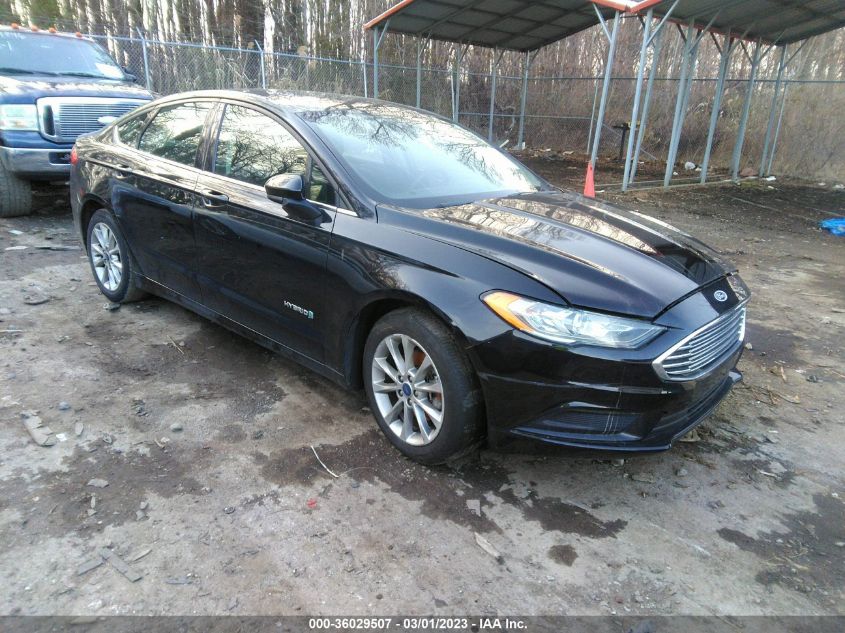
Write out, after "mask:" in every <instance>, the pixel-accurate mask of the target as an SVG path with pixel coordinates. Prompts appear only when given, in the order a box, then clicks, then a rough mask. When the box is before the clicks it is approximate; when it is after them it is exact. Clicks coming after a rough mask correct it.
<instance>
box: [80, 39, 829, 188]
mask: <svg viewBox="0 0 845 633" xmlns="http://www.w3.org/2000/svg"><path fill="white" fill-rule="evenodd" d="M91 37H93V38H94V39H95V40H97V41H99V42H100V44H101V45H102V46H104V47H105V48H106V49H108V51H109V52H110V53H111V54H112V55H113V56H114V58H115V59H116V60H117V61H118V62H119V63H120V64H121V65H122V66H124V67H125V68H126V69H127V70H128V71H129V72H131V73H132V74H134V75H135V76H136V77H137V79H138V81H139V83H141V84H143V85H146V86H147V87H148V88H149V89H150V90H152V91H153V92H155V93H158V94H170V93H174V92H181V91H185V90H196V89H222V88H232V89H250V88H262V87H266V88H269V89H289V90H310V91H317V92H329V93H339V94H350V95H361V96H372V94H373V65H372V64H371V63H368V62H363V61H360V60H340V59H329V58H321V57H309V56H302V55H296V54H289V53H277V52H273V53H271V52H269V51H262V50H261V49H260V48H259V46H258V44H257V43H256V44H255V45H254V46H253V47H251V48H229V47H220V46H206V45H201V44H192V43H187V42H164V41H158V40H152V39H146V38H144V37H143V36H142V34H141V33H135V34H132V35H130V36H105V35H92V36H91ZM456 77H457V78H458V85H459V106H460V108H459V110H460V116H459V121H460V123H462V124H463V125H465V126H467V127H469V128H471V129H473V130H475V131H476V132H478V133H479V134H481V135H482V136H485V137H488V136H489V137H490V138H491V140H492V141H493V142H496V143H498V144H501V145H504V146H508V147H514V146H515V145H516V143H517V139H518V135H519V127H520V109H521V108H520V104H521V94H522V87H523V77H518V76H510V75H504V74H499V75H497V77H496V92H495V102H494V104H493V109H492V119H493V124H492V131H491V125H490V119H491V107H490V106H491V104H490V97H491V93H492V85H493V82H492V75H491V74H489V73H478V72H469V71H468V70H466V69H462V70H461V71H460V72H459V73H458V74H457V75H456V74H455V73H454V69H452V68H425V67H424V68H419V69H418V68H417V67H415V66H401V65H395V64H380V65H379V97H380V98H382V99H385V100H388V101H393V102H396V103H401V104H406V105H419V106H420V107H421V108H423V109H426V110H429V111H432V112H436V113H438V114H441V115H443V116H447V117H451V116H452V111H453V86H454V85H455V80H456ZM601 83H602V77H536V76H532V77H529V78H528V82H527V88H528V92H527V103H526V111H525V120H524V139H525V143H526V145H527V146H528V147H531V148H535V149H546V150H552V151H558V152H567V153H569V152H576V153H579V154H580V153H586V152H588V151H589V141H590V139H591V138H592V135H593V134H594V132H595V118H596V110H597V105H598V98H599V95H600V91H601ZM715 86H716V82H715V80H714V79H712V78H697V79H695V80H694V81H693V83H692V89H691V93H690V98H689V107H688V110H687V115H686V119H685V125H684V130H683V134H682V136H681V141H680V147H679V151H678V160H677V164H678V165H680V166H683V165H684V163H686V162H692V163H695V164H696V165H698V164H700V163H701V161H702V158H703V155H704V150H705V146H706V140H707V131H708V126H709V122H710V115H711V106H712V102H713V93H714V89H715ZM747 86H748V82H747V80H746V79H744V78H734V79H729V80H728V81H727V82H726V85H725V93H724V98H723V102H722V106H721V112H720V118H719V124H718V128H717V132H716V137H715V140H714V145H713V152H712V158H711V161H712V163H711V164H712V165H713V166H714V167H715V168H716V169H717V170H718V168H719V167H725V166H727V164H728V163H729V162H730V159H731V154H732V152H733V146H734V141H735V139H736V136H737V130H738V126H739V120H740V116H741V111H742V106H743V101H744V99H745V94H746V91H747ZM784 86H785V94H786V97H785V98H786V102H785V107H784V114H783V127H784V130H790V131H791V133H785V134H782V135H781V137H780V140H779V143H778V148H777V149H778V151H777V154H776V160H775V168H776V170H779V171H780V172H787V173H804V172H806V173H808V174H814V175H816V176H817V177H823V176H825V175H827V174H836V173H838V174H841V173H842V172H843V170H844V169H845V150H843V146H842V144H841V143H839V142H837V141H836V139H841V138H842V135H843V134H845V117H841V114H840V113H841V112H842V111H843V109H845V82H837V81H800V80H786V81H785V82H784ZM634 88H635V79H634V78H633V77H616V78H614V79H613V81H612V83H611V87H610V94H609V98H608V102H607V113H606V116H605V125H604V127H603V129H602V136H601V147H600V153H601V154H602V155H603V156H607V157H616V156H618V155H619V153H620V150H621V147H622V141H623V139H624V131H623V130H622V124H624V123H625V122H627V121H628V120H629V118H630V114H631V103H632V101H633V98H634ZM799 88H800V89H799ZM677 90H678V80H677V79H676V78H671V77H669V78H656V79H655V83H654V91H653V95H652V99H651V104H650V110H649V113H648V119H647V125H646V133H645V137H644V143H643V152H642V155H641V159H643V160H652V161H659V160H664V159H665V156H666V153H667V149H668V145H669V138H670V133H671V127H672V118H673V114H674V108H675V98H676V95H677ZM773 91H774V82H773V81H772V80H771V79H767V78H763V79H760V80H758V82H757V83H756V84H755V87H754V91H753V97H752V108H751V116H750V120H749V123H748V134H747V137H746V143H745V146H744V150H743V159H742V165H743V166H753V167H754V168H755V169H756V168H758V167H759V163H758V162H755V161H759V157H760V155H761V153H762V147H763V143H764V135H765V130H766V126H767V123H768V117H769V112H770V107H771V100H772V96H773ZM778 110H779V108H778ZM807 110H810V111H812V112H814V113H815V114H816V116H817V117H827V119H828V121H827V123H826V125H825V126H821V128H820V126H819V125H818V120H819V119H818V118H816V119H812V118H810V119H808V118H807V117H806V116H803V115H804V113H805V112H806V111H807ZM831 126H832V127H833V128H835V129H833V130H831ZM796 129H797V130H801V132H800V133H795V130H796ZM491 132H492V133H491ZM755 157H756V158H755ZM676 169H679V170H681V171H682V170H683V168H682V167H677V168H676ZM831 177H834V176H831Z"/></svg>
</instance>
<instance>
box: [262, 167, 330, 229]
mask: <svg viewBox="0 0 845 633" xmlns="http://www.w3.org/2000/svg"><path fill="white" fill-rule="evenodd" d="M304 188H305V184H304V183H303V182H302V176H300V175H299V174H279V175H277V176H273V177H272V178H270V180H268V181H267V182H266V183H264V191H266V192H267V198H268V199H270V200H272V201H273V202H278V203H279V204H281V205H282V208H283V209H284V210H285V211H287V212H288V213H289V214H290V215H291V217H294V218H296V219H297V220H300V221H302V222H307V223H309V224H314V223H315V222H316V221H317V220H318V219H321V218H322V217H323V211H321V210H320V209H319V208H317V207H316V206H315V205H313V204H311V203H310V202H309V201H308V200H306V199H305V194H304V193H303V189H304Z"/></svg>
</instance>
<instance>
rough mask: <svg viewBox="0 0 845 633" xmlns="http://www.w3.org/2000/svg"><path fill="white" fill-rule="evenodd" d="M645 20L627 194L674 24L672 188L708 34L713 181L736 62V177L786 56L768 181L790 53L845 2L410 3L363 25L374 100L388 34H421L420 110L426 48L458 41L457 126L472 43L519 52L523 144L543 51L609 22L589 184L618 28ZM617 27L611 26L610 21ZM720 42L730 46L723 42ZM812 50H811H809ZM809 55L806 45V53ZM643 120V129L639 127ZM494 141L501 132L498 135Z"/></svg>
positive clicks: (843, 16) (826, 27)
mask: <svg viewBox="0 0 845 633" xmlns="http://www.w3.org/2000/svg"><path fill="white" fill-rule="evenodd" d="M626 16H628V17H636V18H638V19H639V21H640V23H641V24H642V45H641V51H640V60H639V64H638V72H637V80H636V88H635V96H634V100H633V103H632V113H631V130H630V136H629V138H628V148H627V153H626V156H625V171H624V176H623V183H622V187H623V189H626V188H627V187H628V186H629V184H630V183H631V182H633V179H634V177H635V176H636V165H637V163H638V159H639V153H640V150H641V147H642V141H643V136H644V131H645V126H646V124H647V121H648V110H649V103H650V99H651V92H652V86H653V80H654V77H653V73H649V81H648V83H647V85H646V86H645V91H644V94H643V88H644V83H645V72H646V69H645V66H646V64H647V60H648V49H649V48H650V47H651V48H653V49H654V55H652V58H653V59H654V58H656V57H657V53H658V52H659V48H660V46H661V42H662V39H663V33H664V31H665V30H666V29H667V28H668V27H669V25H670V24H674V25H675V26H676V27H677V29H678V31H679V33H680V35H681V37H682V38H683V40H684V50H683V60H682V62H681V73H680V77H679V81H678V92H677V97H676V106H675V113H674V120H673V125H672V133H671V139H670V146H669V153H668V156H667V161H666V173H665V178H664V185H665V186H668V185H669V183H670V182H671V178H672V174H673V168H674V163H675V158H676V157H677V151H678V143H679V141H680V137H681V133H682V131H683V124H684V118H685V115H686V110H687V106H688V99H689V92H690V87H691V85H692V78H693V75H694V71H695V65H696V59H697V55H698V49H699V45H700V43H701V41H702V39H703V38H704V37H705V36H707V35H708V34H709V35H710V37H712V38H713V40H714V42H715V43H716V46H717V48H718V49H719V51H720V55H721V63H720V67H719V76H718V79H717V82H716V92H715V96H714V102H713V105H712V111H711V120H710V129H709V131H708V139H707V145H706V150H705V155H704V161H703V163H702V171H701V182H702V183H704V182H706V180H707V169H708V163H709V160H710V153H711V150H712V145H713V138H714V134H715V130H716V126H717V124H718V115H719V109H720V106H721V98H722V92H723V90H724V84H725V78H726V75H727V71H728V69H729V66H730V59H731V56H732V55H733V53H734V52H735V51H736V50H741V51H742V52H743V54H745V55H746V56H747V57H748V59H749V61H750V63H751V72H750V76H749V81H748V89H747V92H746V96H745V102H744V105H743V111H742V116H741V120H740V127H739V131H738V133H737V138H736V141H735V145H734V151H733V160H732V165H731V168H732V174H733V177H734V178H737V177H738V172H739V163H740V159H741V155H742V147H743V144H744V142H745V131H746V127H747V122H748V116H749V112H750V107H751V96H752V94H753V90H754V84H755V81H756V78H757V71H758V68H759V66H760V61H761V60H762V59H763V57H764V56H765V55H767V54H768V53H769V52H771V51H773V50H778V51H779V55H780V59H779V64H778V73H777V80H776V83H775V90H774V96H773V99H772V104H771V109H770V114H769V119H768V127H767V131H766V137H765V143H764V149H763V156H762V158H761V163H760V165H761V167H760V174H761V175H766V174H767V173H768V172H769V171H770V170H771V165H772V160H773V158H774V150H775V146H776V144H777V136H778V132H779V130H780V121H779V119H778V117H777V110H778V101H779V99H780V93H781V84H782V79H783V74H784V71H785V69H786V68H787V66H788V65H789V62H790V61H791V60H792V59H794V57H795V55H796V54H797V50H795V51H793V52H792V53H791V54H790V53H789V52H788V46H789V45H790V44H794V43H797V42H803V41H806V39H807V38H809V37H812V36H814V35H819V34H821V33H825V32H827V31H832V30H834V29H837V28H840V27H842V26H845V3H843V2H842V0H808V1H804V2H798V1H795V0H641V1H640V2H634V1H633V0H542V1H539V2H531V1H528V0H403V1H402V2H399V3H398V4H396V5H395V6H393V7H391V8H390V9H388V10H387V11H385V12H384V13H382V14H381V15H379V16H378V17H376V18H374V19H372V20H370V21H369V22H367V23H366V24H365V25H364V27H365V28H366V29H369V30H371V31H372V37H373V94H374V96H375V97H378V74H379V71H378V64H379V60H378V53H379V48H380V46H381V43H382V40H383V38H384V35H385V34H386V33H387V32H392V33H403V34H407V35H413V36H416V37H417V38H419V39H418V49H417V105H419V103H420V76H421V59H422V56H421V51H422V47H423V46H424V45H425V43H426V42H429V41H431V40H441V41H447V42H452V43H455V44H457V47H456V50H455V55H454V58H453V68H452V72H453V79H454V80H453V82H452V85H453V89H452V115H453V119H455V120H457V116H458V112H459V107H460V82H459V81H457V77H458V73H459V69H460V64H461V61H462V59H463V56H464V55H465V53H466V50H467V48H468V47H469V46H481V47H486V48H492V49H494V50H495V51H507V50H510V51H518V52H521V53H523V54H524V55H525V60H524V65H523V73H524V74H523V83H522V91H521V98H520V117H519V132H518V139H517V146H518V147H522V146H523V143H524V121H525V105H526V101H527V93H528V73H529V70H530V67H531V62H532V61H533V59H534V55H535V53H536V51H537V50H539V49H540V48H542V47H544V46H547V45H549V44H553V43H554V42H557V41H559V40H561V39H564V38H566V37H569V36H570V35H574V34H575V33H579V32H580V31H583V30H585V29H588V28H591V27H593V26H596V25H597V24H600V25H601V27H602V31H603V32H604V34H605V36H606V38H607V40H608V49H607V54H606V58H605V74H604V81H603V84H602V90H601V99H600V101H599V111H598V116H597V122H596V131H595V134H594V135H593V136H592V139H591V144H592V149H591V155H590V162H589V165H588V168H587V174H588V176H587V179H588V182H591V179H592V173H593V171H594V169H595V165H596V159H597V157H598V149H599V143H600V140H601V130H602V126H603V124H604V115H605V109H606V105H607V96H608V92H609V88H610V83H611V81H612V76H611V71H612V67H613V59H614V55H615V52H616V42H617V36H618V32H619V23H620V21H621V18H623V17H626ZM611 21H612V24H611ZM720 39H721V43H720V41H719V40H720ZM801 45H802V46H803V44H801ZM799 48H800V46H799ZM500 59H501V53H496V52H494V61H493V70H492V83H491V91H492V94H491V112H492V105H493V101H494V99H495V89H496V69H497V66H498V62H499V60H500ZM640 121H641V123H640ZM489 135H492V126H491V129H490V132H489Z"/></svg>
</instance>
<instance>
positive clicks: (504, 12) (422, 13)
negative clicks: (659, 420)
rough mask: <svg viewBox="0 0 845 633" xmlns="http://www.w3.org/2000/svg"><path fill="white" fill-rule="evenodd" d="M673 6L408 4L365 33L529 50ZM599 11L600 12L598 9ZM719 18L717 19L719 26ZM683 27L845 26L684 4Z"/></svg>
mask: <svg viewBox="0 0 845 633" xmlns="http://www.w3.org/2000/svg"><path fill="white" fill-rule="evenodd" d="M673 4H674V0H642V1H641V2H633V1H631V0H541V1H539V2H534V1H528V0H403V1H402V2H399V3H398V4H396V5H395V6H393V7H391V8H390V9H388V10H387V11H385V12H384V13H382V14H381V15H379V16H378V17H376V18H374V19H373V20H371V21H369V22H368V23H367V24H366V25H364V26H365V28H368V29H369V28H373V27H375V26H380V27H384V26H385V24H386V23H387V21H388V20H389V23H388V24H387V30H388V31H391V32H395V33H407V34H411V35H418V36H425V37H429V36H430V37H431V38H432V39H437V40H445V41H449V42H460V43H463V44H472V45H475V46H485V47H490V48H502V49H509V50H518V51H531V50H536V49H538V48H542V47H543V46H546V45H548V44H552V43H554V42H556V41H558V40H561V39H564V38H566V37H569V36H570V35H574V34H575V33H578V32H579V31H583V30H584V29H587V28H590V27H591V26H595V25H596V24H597V23H598V21H599V19H598V16H597V15H596V11H595V8H598V9H599V11H600V12H601V13H602V15H603V16H604V17H612V15H613V13H614V11H616V10H618V11H624V12H626V13H629V14H639V13H644V12H645V11H646V10H647V9H649V8H651V9H653V10H654V14H655V15H656V16H658V17H660V16H663V15H665V14H666V13H667V12H669V11H670V9H672V6H673ZM593 5H594V6H595V8H594V6H593ZM714 16H715V19H713V18H714ZM671 17H672V19H673V20H676V21H678V22H684V23H688V22H689V21H690V20H695V22H696V24H698V25H699V26H705V25H706V24H708V23H709V22H710V21H711V19H712V20H713V24H712V26H711V30H714V31H719V32H727V31H728V30H730V31H731V33H733V34H735V35H737V36H740V35H744V36H745V37H746V38H747V39H755V40H756V39H761V40H763V41H765V42H769V43H777V44H788V43H790V42H797V41H800V40H803V39H806V38H808V37H812V36H814V35H819V34H821V33H826V32H827V31H832V30H835V29H838V28H840V27H843V26H845V2H842V0H804V1H800V0H678V3H677V5H675V7H674V9H673V10H671Z"/></svg>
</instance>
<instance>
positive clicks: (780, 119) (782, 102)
mask: <svg viewBox="0 0 845 633" xmlns="http://www.w3.org/2000/svg"><path fill="white" fill-rule="evenodd" d="M788 93H789V84H786V85H785V86H784V87H783V98H782V99H781V100H780V115H779V116H778V124H777V127H776V128H775V137H774V138H773V139H772V151H771V152H769V164H768V165H766V175H767V176H768V175H769V174H771V173H772V163H774V162H775V151H776V150H777V147H778V137H779V136H780V126H781V124H782V123H783V111H784V109H785V108H786V95H787V94H788Z"/></svg>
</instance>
